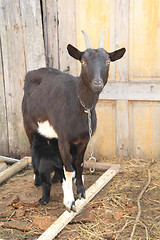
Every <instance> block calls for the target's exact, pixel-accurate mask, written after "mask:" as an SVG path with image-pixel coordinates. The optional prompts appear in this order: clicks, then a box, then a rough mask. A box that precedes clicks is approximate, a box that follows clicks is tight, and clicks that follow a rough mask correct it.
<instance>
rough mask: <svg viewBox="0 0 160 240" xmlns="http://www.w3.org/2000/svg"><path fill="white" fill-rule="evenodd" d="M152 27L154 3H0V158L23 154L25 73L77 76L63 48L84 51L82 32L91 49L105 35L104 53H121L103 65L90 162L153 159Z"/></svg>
mask: <svg viewBox="0 0 160 240" xmlns="http://www.w3.org/2000/svg"><path fill="white" fill-rule="evenodd" d="M159 22H160V0H153V1H150V0H139V1H128V0H1V1H0V90H1V91H0V109H1V111H0V136H1V141H0V154H1V155H10V156H14V157H20V156H21V157H22V156H23V155H25V154H27V153H29V145H28V141H27V138H26V136H25V133H24V129H23V122H22V114H21V101H22V97H23V81H24V76H25V73H26V72H27V71H29V70H31V69H36V68H39V67H44V66H50V67H56V68H58V69H60V70H62V71H65V72H69V73H72V74H74V75H77V74H78V72H79V71H80V69H79V65H78V63H77V62H76V61H75V60H73V59H72V58H71V57H70V56H69V55H68V53H67V50H66V46H67V44H68V43H71V44H73V45H75V46H77V47H78V48H79V49H80V50H84V49H85V45H84V39H83V36H82V34H81V30H82V29H84V30H86V31H87V32H88V34H89V36H90V38H91V42H92V45H93V47H94V48H97V46H98V41H99V36H100V33H101V31H102V30H103V29H105V49H106V50H108V51H113V50H115V49H117V48H120V47H126V49H127V52H126V54H125V56H124V58H123V59H121V60H120V61H117V62H116V63H112V64H111V69H110V78H109V82H108V84H107V86H106V87H105V89H104V91H103V93H102V94H101V96H100V101H99V104H98V106H97V113H98V127H97V132H96V135H95V137H94V149H95V155H96V156H99V157H106V158H113V157H114V156H122V157H124V156H128V157H129V156H133V157H138V158H156V159H159V155H160V124H159V119H160V102H159V101H160V94H159V93H160V51H159V49H160V25H159Z"/></svg>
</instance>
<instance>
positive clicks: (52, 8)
mask: <svg viewBox="0 0 160 240" xmlns="http://www.w3.org/2000/svg"><path fill="white" fill-rule="evenodd" d="M42 5H43V24H44V39H45V51H46V64H47V66H49V67H54V68H59V53H58V47H59V46H58V9H57V7H58V6H57V0H42Z"/></svg>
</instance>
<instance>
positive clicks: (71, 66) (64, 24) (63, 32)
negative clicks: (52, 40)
mask: <svg viewBox="0 0 160 240" xmlns="http://www.w3.org/2000/svg"><path fill="white" fill-rule="evenodd" d="M58 21H59V27H58V33H59V66H60V70H61V71H62V72H67V73H71V74H73V75H77V61H76V60H75V59H74V58H72V57H71V56H70V55H69V54H68V51H67V45H68V44H69V43H70V44H72V45H73V46H76V23H75V1H74V0H61V1H58Z"/></svg>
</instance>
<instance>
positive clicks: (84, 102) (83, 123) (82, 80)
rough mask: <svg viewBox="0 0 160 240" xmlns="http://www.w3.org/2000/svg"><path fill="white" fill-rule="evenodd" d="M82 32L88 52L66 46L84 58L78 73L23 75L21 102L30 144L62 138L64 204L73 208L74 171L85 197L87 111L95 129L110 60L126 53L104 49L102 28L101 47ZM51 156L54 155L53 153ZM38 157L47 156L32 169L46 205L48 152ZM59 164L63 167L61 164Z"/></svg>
mask: <svg viewBox="0 0 160 240" xmlns="http://www.w3.org/2000/svg"><path fill="white" fill-rule="evenodd" d="M83 34H84V36H85V40H86V46H87V49H86V50H85V51H84V52H81V51H79V50H78V49H77V48H75V47H73V46H72V45H70V44H69V45H68V46H67V50H68V53H69V54H70V55H71V56H72V57H73V58H75V59H77V60H79V61H80V62H81V73H80V76H79V77H73V76H72V75H70V74H66V73H63V72H61V71H59V70H56V69H53V68H40V69H38V70H33V71H30V72H28V73H27V74H26V77H25V85H24V98H23V103H22V110H23V120H24V128H25V131H26V134H27V136H28V139H29V142H30V144H31V146H32V148H34V146H35V136H36V135H35V133H36V134H37V133H38V134H39V135H40V136H41V137H43V138H44V139H45V144H48V145H49V146H52V144H51V143H50V140H51V139H54V138H57V139H58V143H57V144H58V148H59V151H60V155H59V153H57V151H56V153H55V154H56V159H58V158H59V161H61V159H62V161H63V165H64V178H63V182H62V188H63V193H64V200H63V202H64V205H65V206H66V208H67V209H68V210H69V211H70V210H71V209H72V210H75V200H74V194H73V190H72V177H73V172H74V171H75V176H76V186H77V193H78V196H79V198H81V197H83V198H85V189H84V185H83V181H82V171H83V157H84V153H85V150H86V147H87V144H88V142H89V129H88V116H87V113H86V110H90V112H91V127H92V132H93V133H94V132H95V129H96V121H97V120H96V112H95V106H96V103H97V101H98V98H99V94H100V93H101V91H102V90H103V88H104V86H105V84H106V83H107V80H108V71H109V65H110V61H115V60H118V59H120V58H121V57H122V56H123V55H124V53H125V48H121V49H119V50H117V51H114V52H111V53H109V52H107V51H106V50H105V49H104V48H103V37H104V32H103V33H102V35H101V39H100V44H99V48H98V49H92V47H91V43H90V40H89V37H88V35H87V34H86V33H85V32H83ZM44 139H43V140H44ZM36 141H38V140H37V138H36ZM42 142H43V141H42ZM33 145H34V146H33ZM46 149H47V148H46ZM72 149H73V151H72ZM52 156H53V158H54V152H53V154H52ZM32 157H33V156H32ZM39 157H40V158H41V159H43V164H42V166H41V167H40V168H38V167H37V168H36V167H34V171H35V174H36V176H37V177H38V176H40V179H41V181H42V186H43V197H42V203H44V202H48V201H49V193H50V182H49V177H48V176H47V174H49V170H47V171H46V168H45V167H44V166H45V165H47V164H48V163H47V161H46V160H45V159H44V158H45V156H44V154H43V156H42V157H41V156H39ZM34 158H35V157H34ZM56 161H57V160H56ZM56 164H58V162H56ZM56 164H55V163H53V166H54V167H55V168H57V167H58V166H59V165H56ZM33 165H34V164H33ZM54 167H53V168H54ZM48 168H49V167H48ZM48 168H47V169H48ZM59 168H62V164H60V166H59Z"/></svg>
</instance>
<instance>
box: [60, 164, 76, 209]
mask: <svg viewBox="0 0 160 240" xmlns="http://www.w3.org/2000/svg"><path fill="white" fill-rule="evenodd" d="M64 174H65V178H66V180H64V179H63V183H62V189H63V194H64V198H63V203H64V205H65V206H66V208H67V209H68V210H69V211H70V210H71V208H73V210H75V200H74V195H73V189H72V175H73V173H72V172H67V171H66V170H65V168H64Z"/></svg>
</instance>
